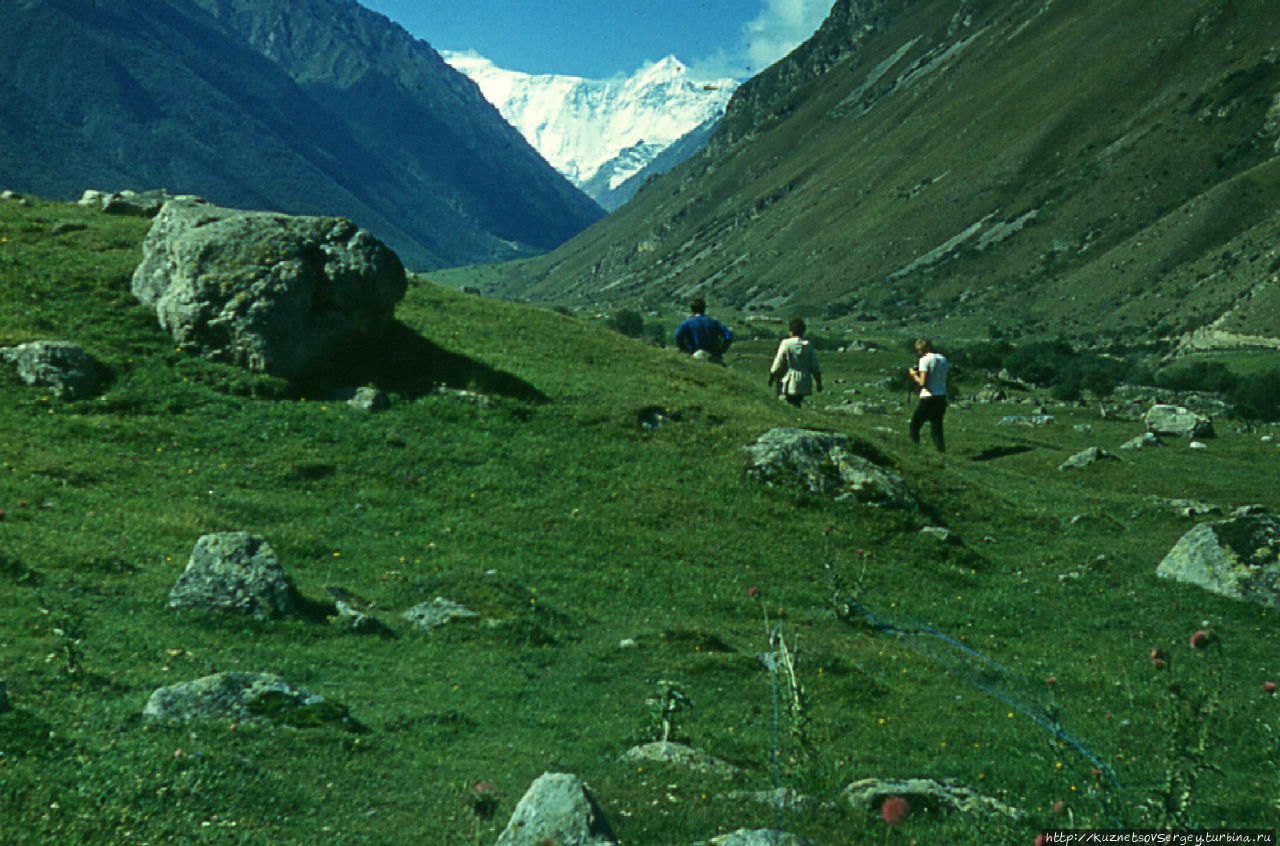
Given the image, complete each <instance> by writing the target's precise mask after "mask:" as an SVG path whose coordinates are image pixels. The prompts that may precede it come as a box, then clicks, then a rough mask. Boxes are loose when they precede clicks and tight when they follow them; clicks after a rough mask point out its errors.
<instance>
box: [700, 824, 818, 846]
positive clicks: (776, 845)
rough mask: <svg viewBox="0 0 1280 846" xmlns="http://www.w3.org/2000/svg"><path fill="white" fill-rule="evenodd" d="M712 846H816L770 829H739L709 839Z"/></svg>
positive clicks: (810, 842)
mask: <svg viewBox="0 0 1280 846" xmlns="http://www.w3.org/2000/svg"><path fill="white" fill-rule="evenodd" d="M711 842H712V843H713V844H714V846H818V844H817V843H816V842H814V841H812V840H810V839H809V838H807V837H801V836H800V835H798V834H792V833H790V832H787V831H777V830H775V829H771V828H740V829H738V830H737V831H731V832H729V833H728V834H722V835H720V836H719V837H713V838H711Z"/></svg>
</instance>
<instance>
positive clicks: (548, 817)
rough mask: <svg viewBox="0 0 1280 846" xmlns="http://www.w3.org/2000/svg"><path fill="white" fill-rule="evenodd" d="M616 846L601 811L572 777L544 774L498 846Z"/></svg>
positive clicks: (502, 835)
mask: <svg viewBox="0 0 1280 846" xmlns="http://www.w3.org/2000/svg"><path fill="white" fill-rule="evenodd" d="M547 842H551V843H564V844H570V843H571V844H573V846H615V845H616V844H617V842H618V841H617V839H616V838H615V837H614V835H613V831H612V830H611V829H610V828H609V824H608V823H607V822H606V821H605V819H604V815H603V814H602V813H601V811H600V807H599V806H598V805H597V804H596V802H595V800H594V799H592V798H591V795H590V794H589V793H587V788H586V785H584V784H583V783H582V779H580V778H578V776H576V775H573V774H572V773H543V774H542V775H540V776H538V778H537V779H536V780H535V781H534V782H533V784H532V785H530V786H529V789H528V790H527V791H525V794H524V797H523V798H522V799H521V800H520V803H519V804H518V805H516V809H515V811H514V812H513V813H512V814H511V819H510V821H509V822H508V823H507V827H506V828H505V829H503V830H502V834H500V835H498V840H497V842H496V843H495V844H494V846H543V844H545V843H547Z"/></svg>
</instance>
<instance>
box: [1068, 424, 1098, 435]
mask: <svg viewBox="0 0 1280 846" xmlns="http://www.w3.org/2000/svg"><path fill="white" fill-rule="evenodd" d="M1071 428H1072V430H1073V431H1076V432H1084V433H1086V434H1088V433H1090V432H1092V431H1093V426H1091V425H1089V424H1088V423H1077V424H1075V425H1074V426H1072V427H1071Z"/></svg>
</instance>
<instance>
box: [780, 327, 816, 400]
mask: <svg viewBox="0 0 1280 846" xmlns="http://www.w3.org/2000/svg"><path fill="white" fill-rule="evenodd" d="M787 328H788V330H789V331H790V332H791V337H789V338H784V339H783V340H782V343H780V344H778V352H777V354H776V355H775V356H774V357H773V365H772V366H771V367H770V368H769V384H770V385H772V384H773V383H774V382H775V381H776V382H777V383H778V392H779V393H780V394H782V397H783V399H785V400H786V401H787V402H789V403H791V404H792V405H794V406H795V407H796V408H799V407H800V406H801V404H802V403H803V402H804V398H805V397H807V396H809V395H810V394H812V393H813V391H814V389H815V388H817V389H818V390H819V391H821V390H822V368H820V367H819V366H818V354H817V352H815V351H814V349H813V344H811V343H810V342H809V341H806V340H805V337H804V332H805V325H804V321H803V320H801V319H800V318H798V317H797V318H795V319H794V320H792V321H791V325H790V326H788V327H787Z"/></svg>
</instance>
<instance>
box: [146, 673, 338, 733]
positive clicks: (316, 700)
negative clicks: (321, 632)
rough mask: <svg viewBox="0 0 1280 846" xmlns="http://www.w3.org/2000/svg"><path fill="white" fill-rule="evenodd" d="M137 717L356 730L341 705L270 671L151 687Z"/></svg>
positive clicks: (232, 674)
mask: <svg viewBox="0 0 1280 846" xmlns="http://www.w3.org/2000/svg"><path fill="white" fill-rule="evenodd" d="M142 716H144V717H147V718H149V719H155V720H172V721H178V722H189V721H192V720H234V721H235V722H240V723H247V722H263V721H269V722H273V723H277V724H281V725H289V726H294V727H297V728H303V727H308V726H319V725H326V724H341V725H343V726H344V727H345V728H348V729H356V728H358V727H359V724H358V723H356V722H355V721H354V720H352V719H351V716H350V714H349V713H348V712H347V709H346V708H345V707H343V706H342V705H339V704H337V703H334V702H330V701H328V700H326V699H325V698H324V697H323V696H320V695H319V694H316V693H312V692H311V691H308V690H304V689H302V688H299V687H294V686H293V685H291V684H290V683H289V682H287V681H285V680H284V679H283V678H281V677H280V676H277V675H274V674H272V673H215V674H213V675H211V676H205V677H204V678H200V679H195V680H193V681H186V682H179V683H178V684H174V685H169V686H168V687H162V688H159V689H157V690H156V691H154V692H153V693H152V694H151V696H150V697H149V698H148V699H147V704H146V706H145V707H144V708H143V709H142Z"/></svg>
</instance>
